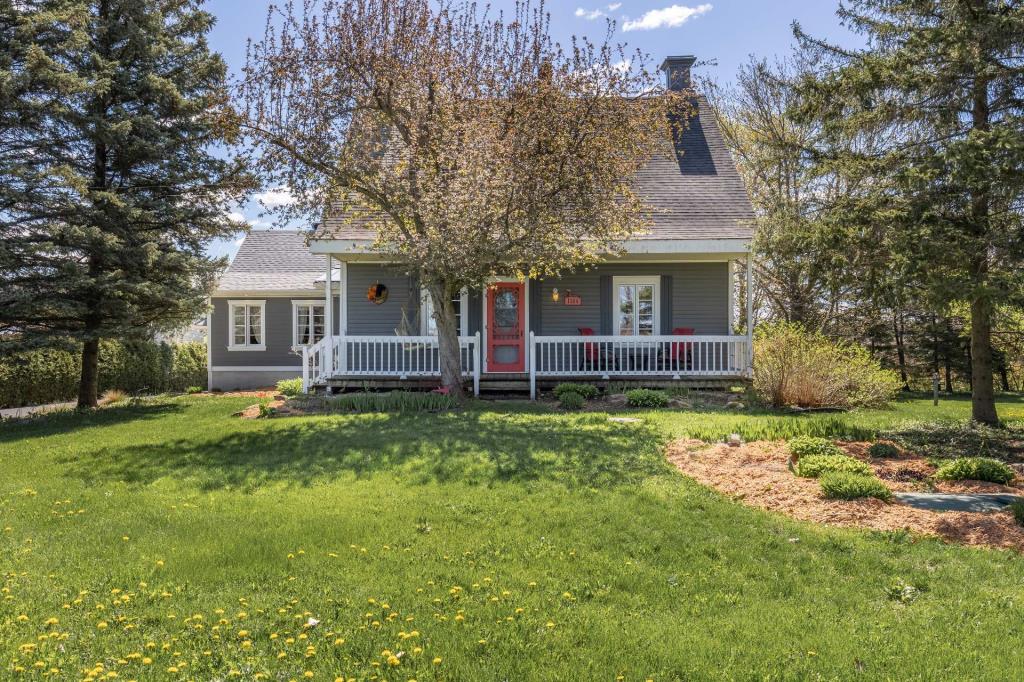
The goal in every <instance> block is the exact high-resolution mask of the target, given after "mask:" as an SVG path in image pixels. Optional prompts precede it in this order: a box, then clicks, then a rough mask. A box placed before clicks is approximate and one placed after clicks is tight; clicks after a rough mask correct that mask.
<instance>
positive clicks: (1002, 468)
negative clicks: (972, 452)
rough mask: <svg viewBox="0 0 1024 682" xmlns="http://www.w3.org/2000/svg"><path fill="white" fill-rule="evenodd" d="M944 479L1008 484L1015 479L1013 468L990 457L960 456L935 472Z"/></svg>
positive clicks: (937, 476)
mask: <svg viewBox="0 0 1024 682" xmlns="http://www.w3.org/2000/svg"><path fill="white" fill-rule="evenodd" d="M935 477H936V478H939V479H942V480H943V481H965V480H970V481H989V482H991V483H1002V484H1006V483H1009V482H1010V481H1012V480H1013V477H1014V473H1013V469H1011V468H1010V467H1008V466H1006V465H1005V464H1003V463H1002V462H1000V461H999V460H997V459H991V458H990V457H959V458H957V459H954V460H952V461H950V462H946V463H945V464H943V465H942V466H940V467H939V470H938V471H936V472H935Z"/></svg>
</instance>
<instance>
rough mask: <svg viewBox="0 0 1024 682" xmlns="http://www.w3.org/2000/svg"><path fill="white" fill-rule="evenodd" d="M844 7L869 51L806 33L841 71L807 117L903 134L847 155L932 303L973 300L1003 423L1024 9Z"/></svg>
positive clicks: (987, 1)
mask: <svg viewBox="0 0 1024 682" xmlns="http://www.w3.org/2000/svg"><path fill="white" fill-rule="evenodd" d="M839 15H840V18H841V19H842V20H843V21H844V23H845V24H846V25H847V26H848V27H850V28H851V29H852V30H854V31H855V32H857V33H859V34H861V35H863V36H865V37H866V38H867V47H865V48H863V49H858V50H847V49H843V48H840V47H838V46H834V45H830V44H828V43H824V42H821V41H816V40H814V39H812V38H810V37H809V36H807V35H806V34H804V33H803V32H802V31H801V30H800V28H799V26H797V27H796V33H797V37H798V38H799V39H801V41H802V43H803V45H804V47H807V48H809V49H813V50H816V51H817V53H818V55H819V56H820V57H822V58H823V60H824V61H825V63H827V64H828V65H829V66H830V67H832V68H823V69H822V70H821V74H820V75H815V76H813V77H808V78H806V79H805V80H804V82H803V84H802V88H801V93H802V95H803V97H804V105H803V108H802V111H801V112H800V113H801V118H809V119H813V120H817V121H820V122H821V123H822V125H823V127H824V129H825V131H826V132H827V133H829V134H831V135H832V136H833V137H834V138H836V139H846V140H856V139H858V137H859V136H862V135H866V134H871V135H876V134H879V133H880V132H881V133H882V134H884V135H886V136H887V138H888V139H889V140H890V143H889V144H888V146H887V147H886V149H885V150H884V152H883V153H879V154H873V155H867V154H861V153H858V150H857V148H856V145H853V144H852V145H849V146H848V147H847V151H846V152H845V153H844V154H841V155H839V156H837V157H836V158H834V159H833V161H834V163H835V166H836V167H837V168H841V169H842V170H844V171H846V172H851V173H854V174H861V175H864V176H867V177H870V178H871V179H872V180H873V181H875V182H876V187H877V190H876V196H877V198H878V207H879V211H880V215H881V217H882V220H880V221H879V222H885V223H886V224H888V225H889V226H890V228H891V231H892V233H893V234H892V241H893V244H894V245H895V246H896V247H897V251H898V252H899V253H900V254H901V256H902V257H904V258H906V259H907V261H908V262H909V263H910V265H911V266H912V267H913V269H914V270H915V271H916V272H915V278H916V279H917V280H919V281H920V282H921V283H922V284H923V285H924V286H925V288H926V289H927V292H928V297H929V298H931V299H933V300H934V301H935V302H936V303H939V304H941V303H942V302H954V301H956V300H966V301H967V302H968V303H969V305H970V328H971V344H970V354H971V372H970V374H971V382H972V386H971V393H972V399H973V405H972V416H973V418H974V419H975V420H976V421H979V422H983V423H987V424H996V423H998V418H997V414H996V408H995V397H994V391H993V357H992V343H991V340H992V326H993V309H994V306H995V304H996V303H997V302H1000V301H1009V300H1014V299H1019V297H1020V294H1021V288H1022V286H1021V285H1022V272H1024V269H1022V268H1021V265H1022V261H1024V240H1022V239H1021V236H1022V229H1021V209H1022V203H1024V201H1022V200H1024V173H1022V172H1021V169H1022V168H1024V123H1022V121H1024V118H1022V117H1024V3H1022V2H1020V1H1019V0H851V2H850V3H849V5H848V6H847V5H844V6H841V7H840V10H839Z"/></svg>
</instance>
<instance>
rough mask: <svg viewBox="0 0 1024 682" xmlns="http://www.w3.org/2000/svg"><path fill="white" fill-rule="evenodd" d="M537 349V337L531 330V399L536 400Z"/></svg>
mask: <svg viewBox="0 0 1024 682" xmlns="http://www.w3.org/2000/svg"><path fill="white" fill-rule="evenodd" d="M536 350H537V340H536V337H535V336H534V335H533V332H532V331H531V332H530V357H529V362H530V400H536V399H537V364H536V361H535V360H534V358H536V357H537V353H536Z"/></svg>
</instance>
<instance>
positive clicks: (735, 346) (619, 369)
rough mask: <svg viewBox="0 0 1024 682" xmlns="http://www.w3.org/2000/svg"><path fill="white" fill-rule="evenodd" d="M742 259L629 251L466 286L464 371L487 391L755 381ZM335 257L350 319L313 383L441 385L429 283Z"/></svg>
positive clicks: (461, 311)
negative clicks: (575, 266) (537, 276)
mask: <svg viewBox="0 0 1024 682" xmlns="http://www.w3.org/2000/svg"><path fill="white" fill-rule="evenodd" d="M737 256H742V257H744V258H745V256H746V254H745V253H742V254H689V255H687V256H685V257H679V256H678V255H677V256H675V257H674V258H672V260H668V259H667V258H666V259H665V260H660V259H659V260H657V261H655V260H654V259H653V258H650V257H649V258H647V259H637V258H634V259H629V260H626V259H620V260H615V261H609V262H607V263H601V264H599V265H597V266H594V267H591V268H589V269H587V270H584V271H581V272H575V273H567V274H566V275H564V276H562V277H558V278H546V279H544V280H527V281H518V280H514V279H512V278H508V279H503V278H496V279H495V280H494V281H493V282H491V283H490V284H488V285H487V286H486V287H485V288H483V289H482V290H478V291H463V292H462V293H461V295H460V296H459V297H457V299H456V300H455V301H454V303H455V308H456V312H457V318H458V319H457V323H458V327H459V330H460V337H459V346H460V360H461V366H462V375H463V377H464V379H465V381H466V382H467V384H471V385H472V387H473V391H474V393H475V394H479V393H480V392H481V390H482V389H483V390H487V389H488V388H491V389H492V390H498V389H499V387H500V388H505V389H510V390H512V389H519V390H524V391H525V390H529V392H530V396H531V397H535V396H536V394H537V390H538V387H540V388H544V387H545V386H548V385H551V384H553V383H558V382H560V381H571V380H581V381H591V382H597V383H599V382H604V381H624V382H630V381H635V382H644V383H648V384H663V383H670V384H671V383H675V382H679V383H691V384H692V383H693V382H695V381H709V380H721V381H725V380H736V379H745V378H747V377H749V376H750V372H751V347H752V344H751V336H750V334H749V333H744V334H737V333H736V331H735V324H734V318H735V317H736V315H737V313H736V312H735V311H736V309H737V306H736V303H737V301H736V293H735V290H737V289H742V291H749V290H750V288H749V287H750V281H749V274H748V275H746V285H745V286H737V285H738V284H740V283H741V282H742V280H743V278H742V277H741V278H737V277H736V271H735V266H736V261H737ZM328 263H329V265H328V268H330V269H331V272H329V273H328V274H327V276H326V278H325V279H326V280H327V281H329V282H332V283H340V286H339V287H338V290H334V286H335V285H332V286H331V287H330V290H329V291H328V293H327V297H328V298H332V297H334V296H337V297H338V299H339V305H337V306H326V305H325V312H326V313H327V315H330V314H331V311H332V309H335V310H337V311H338V315H339V317H340V319H339V320H337V321H332V320H327V321H326V325H325V326H326V328H327V329H331V330H332V331H335V332H336V333H334V334H331V335H329V336H324V337H323V338H320V339H318V340H317V342H316V343H315V344H312V345H308V346H304V347H303V348H302V350H301V352H302V367H303V374H302V376H303V382H304V385H305V386H306V388H307V389H312V388H325V389H326V388H333V389H346V388H353V387H358V388H362V387H380V388H394V387H405V386H407V387H409V388H415V387H424V388H425V387H431V386H436V385H437V383H438V382H439V380H440V377H441V368H440V355H439V350H438V339H437V336H436V331H435V328H434V326H433V320H432V311H431V306H430V303H429V300H428V299H427V297H426V296H425V294H424V292H423V291H422V289H421V287H420V286H419V284H418V282H416V281H415V280H414V279H412V278H410V277H409V276H408V275H405V274H403V273H402V272H401V271H400V270H398V269H396V268H393V267H392V266H390V265H389V264H387V263H380V262H367V261H365V260H361V259H348V260H337V261H334V260H333V258H332V256H331V255H328ZM335 266H337V267H338V268H339V269H340V274H338V273H336V272H335V271H334V268H335ZM744 270H746V271H749V269H747V268H744ZM371 292H372V293H371ZM373 293H376V294H379V295H377V296H374V295H373ZM743 302H744V303H747V302H746V301H743ZM748 309H749V306H748ZM739 314H740V315H742V311H740V313H739ZM747 319H749V312H748V317H747ZM744 331H747V330H744Z"/></svg>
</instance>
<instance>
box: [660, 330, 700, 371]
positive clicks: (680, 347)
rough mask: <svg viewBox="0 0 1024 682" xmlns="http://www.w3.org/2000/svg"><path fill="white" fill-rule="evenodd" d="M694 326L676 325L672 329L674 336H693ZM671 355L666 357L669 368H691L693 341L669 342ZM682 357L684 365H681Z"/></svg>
mask: <svg viewBox="0 0 1024 682" xmlns="http://www.w3.org/2000/svg"><path fill="white" fill-rule="evenodd" d="M693 333H694V330H693V328H692V327H676V328H674V329H673V330H672V335H673V336H693ZM668 348H669V356H668V358H666V363H665V364H666V366H667V367H668V368H669V369H690V368H691V367H692V366H693V358H692V357H691V354H692V351H693V344H692V343H671V344H669V347H668ZM680 358H681V359H682V367H680V362H679V361H680Z"/></svg>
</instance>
